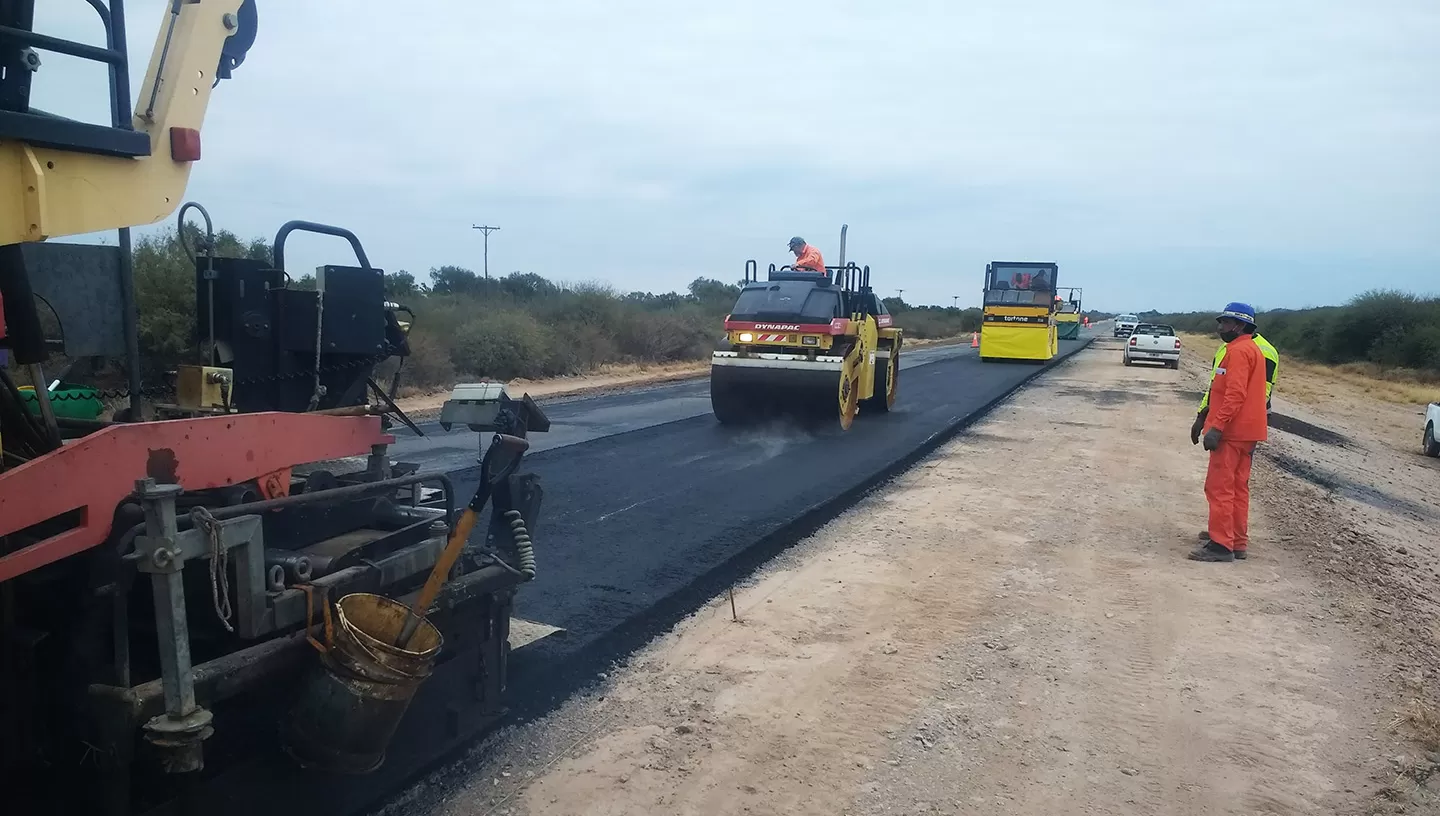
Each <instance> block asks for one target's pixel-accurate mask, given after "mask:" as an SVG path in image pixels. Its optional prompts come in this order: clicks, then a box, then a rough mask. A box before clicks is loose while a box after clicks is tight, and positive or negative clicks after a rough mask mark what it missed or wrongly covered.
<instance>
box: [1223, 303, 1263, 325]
mask: <svg viewBox="0 0 1440 816" xmlns="http://www.w3.org/2000/svg"><path fill="white" fill-rule="evenodd" d="M1222 317H1228V318H1231V319H1232V320H1239V321H1240V322H1242V323H1249V324H1250V325H1252V326H1254V325H1256V323H1255V309H1254V308H1253V307H1252V306H1251V305H1250V304H1248V303H1241V302H1239V301H1235V302H1233V303H1227V304H1225V311H1223V312H1221V313H1220V314H1218V315H1216V316H1215V319H1216V320H1219V319H1220V318H1222Z"/></svg>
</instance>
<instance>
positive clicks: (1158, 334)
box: [1124, 323, 1180, 368]
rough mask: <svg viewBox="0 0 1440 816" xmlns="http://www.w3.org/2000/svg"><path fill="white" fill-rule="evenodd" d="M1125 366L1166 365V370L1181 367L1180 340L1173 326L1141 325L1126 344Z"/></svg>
mask: <svg viewBox="0 0 1440 816" xmlns="http://www.w3.org/2000/svg"><path fill="white" fill-rule="evenodd" d="M1124 359H1125V365H1127V366H1128V365H1131V364H1133V363H1136V362H1147V363H1164V364H1165V367H1166V368H1179V367H1180V338H1179V337H1176V336H1175V329H1174V327H1172V326H1162V325H1160V324H1158V323H1140V324H1137V325H1136V326H1135V331H1133V332H1131V333H1130V342H1128V343H1126V344H1125V352H1124Z"/></svg>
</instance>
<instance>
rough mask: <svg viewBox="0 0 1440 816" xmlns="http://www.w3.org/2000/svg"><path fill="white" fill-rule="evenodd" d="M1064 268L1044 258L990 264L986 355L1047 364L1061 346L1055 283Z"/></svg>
mask: <svg viewBox="0 0 1440 816" xmlns="http://www.w3.org/2000/svg"><path fill="white" fill-rule="evenodd" d="M1059 272H1060V267H1059V266H1058V265H1057V264H1054V263H1046V262H1040V261H993V262H991V263H989V264H986V266H985V298H984V315H983V318H982V322H981V325H980V359H981V360H984V361H985V362H994V361H996V360H1027V361H1033V362H1042V363H1043V362H1045V361H1047V360H1051V359H1053V358H1054V357H1055V354H1056V353H1057V352H1058V351H1059V350H1060V341H1059V337H1058V333H1057V330H1056V313H1057V311H1058V308H1057V304H1056V300H1055V295H1056V287H1055V282H1056V279H1057V277H1058V276H1059Z"/></svg>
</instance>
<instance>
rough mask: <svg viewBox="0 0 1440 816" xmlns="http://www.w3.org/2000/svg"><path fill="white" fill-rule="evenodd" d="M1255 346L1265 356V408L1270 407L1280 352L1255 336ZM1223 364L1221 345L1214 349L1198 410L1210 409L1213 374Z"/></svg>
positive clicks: (1223, 347) (1222, 348) (1257, 333)
mask: <svg viewBox="0 0 1440 816" xmlns="http://www.w3.org/2000/svg"><path fill="white" fill-rule="evenodd" d="M1254 337H1255V345H1257V346H1259V347H1260V353H1261V354H1263V355H1265V407H1266V408H1269V407H1270V394H1271V392H1273V391H1274V390H1275V373H1276V372H1277V371H1279V370H1280V352H1278V351H1276V350H1275V347H1274V346H1272V345H1270V341H1269V340H1266V339H1265V338H1264V337H1261V336H1260V333H1259V332H1256V333H1255V335H1254ZM1223 362H1225V344H1224V343H1221V344H1220V348H1218V349H1215V362H1214V363H1213V364H1212V365H1211V366H1210V381H1209V382H1207V383H1206V384H1205V396H1203V397H1201V398H1200V408H1199V409H1198V411H1204V410H1206V409H1208V408H1209V407H1210V386H1211V384H1213V383H1214V382H1215V374H1216V372H1218V371H1219V370H1220V364H1221V363H1223Z"/></svg>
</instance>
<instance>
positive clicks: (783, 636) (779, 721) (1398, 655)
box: [439, 341, 1440, 816]
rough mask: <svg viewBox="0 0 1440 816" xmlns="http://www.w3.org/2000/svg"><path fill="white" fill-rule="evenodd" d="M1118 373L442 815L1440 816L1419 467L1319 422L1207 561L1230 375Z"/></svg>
mask: <svg viewBox="0 0 1440 816" xmlns="http://www.w3.org/2000/svg"><path fill="white" fill-rule="evenodd" d="M1118 351H1119V346H1118V343H1115V344H1112V343H1109V342H1107V341H1102V342H1101V343H1099V344H1097V345H1096V346H1095V347H1092V348H1091V349H1089V350H1087V351H1085V352H1082V353H1081V354H1079V355H1077V356H1076V357H1075V358H1074V359H1072V360H1071V361H1070V362H1068V363H1066V364H1065V365H1063V366H1061V367H1059V368H1057V369H1056V370H1054V371H1052V372H1051V373H1049V374H1047V375H1046V376H1045V377H1043V378H1041V379H1039V380H1037V381H1036V382H1035V383H1034V384H1032V385H1031V386H1029V387H1027V388H1026V389H1024V390H1022V391H1021V392H1019V393H1018V394H1017V395H1016V396H1015V397H1013V398H1012V399H1011V400H1010V401H1008V402H1007V403H1006V404H1004V405H1002V406H1001V407H1000V408H999V409H997V410H996V411H995V412H994V413H993V414H992V415H991V417H989V418H988V419H986V420H985V421H983V422H981V423H979V424H978V425H977V426H975V427H974V428H973V430H972V431H971V432H969V433H967V434H966V435H964V436H963V437H961V438H959V439H957V440H956V441H955V442H953V443H951V444H949V445H947V446H945V448H943V449H942V450H941V451H940V452H938V453H937V454H936V455H935V456H933V457H932V458H930V459H929V460H927V461H926V462H925V463H924V464H922V465H921V466H919V467H917V468H916V469H914V470H912V471H911V472H910V473H908V474H907V475H905V476H903V477H902V478H900V479H898V480H897V481H896V482H895V483H894V484H893V485H892V486H890V487H889V488H888V489H886V490H884V491H881V492H878V493H876V494H875V495H873V496H872V497H870V498H869V499H867V500H866V501H864V502H863V503H862V504H860V505H859V506H857V507H856V508H855V509H854V510H852V511H851V512H849V513H848V514H846V515H844V516H842V517H841V518H839V519H837V520H836V521H834V522H832V523H831V524H829V525H827V526H826V527H825V528H824V529H823V530H821V531H820V532H819V533H817V534H816V535H815V536H813V537H811V538H810V539H808V540H806V541H805V542H803V543H802V544H800V545H798V546H797V547H796V548H794V549H793V550H791V551H790V552H789V553H787V554H786V555H785V556H783V557H782V558H780V559H778V560H777V561H776V562H774V563H772V564H771V565H769V566H768V567H767V568H766V569H765V570H763V571H762V572H761V573H760V574H758V575H757V576H755V577H754V578H753V579H752V580H751V581H750V582H748V583H747V584H746V585H744V586H741V587H737V588H736V589H735V592H734V603H735V609H736V611H737V613H738V619H739V620H738V622H737V621H732V619H731V606H730V600H729V598H728V597H724V596H722V597H721V598H717V599H715V600H714V602H712V603H711V604H710V605H708V606H707V607H706V608H704V609H702V610H701V611H700V612H698V613H697V614H695V615H694V616H692V617H691V618H689V619H687V620H686V621H684V622H683V623H682V624H680V625H679V626H677V627H676V628H675V629H674V630H673V631H672V632H670V633H669V634H667V635H665V636H663V637H661V638H659V639H657V640H656V641H655V642H654V643H653V644H651V646H650V647H648V648H647V649H645V650H644V651H642V652H641V653H639V654H637V655H636V656H635V657H634V658H632V660H631V661H630V662H629V663H628V665H626V666H624V667H623V668H621V669H619V670H618V671H616V672H614V673H613V674H612V675H611V676H608V677H602V678H601V680H602V683H601V687H600V688H599V689H598V690H597V691H596V692H595V693H594V694H592V695H590V696H586V697H583V698H579V699H576V700H572V701H571V702H569V703H567V704H566V705H565V706H564V707H563V708H562V709H561V710H560V711H558V712H557V713H555V714H554V715H552V716H551V717H549V718H547V719H546V720H543V721H540V722H537V723H533V724H528V725H524V726H520V727H517V728H515V729H512V730H511V731H509V732H508V733H506V734H504V735H501V736H500V737H498V738H497V740H496V741H494V743H493V744H492V746H491V748H492V749H493V750H491V751H489V752H487V755H490V756H495V757H500V758H502V759H500V760H497V761H496V762H498V763H502V764H495V763H491V764H489V765H487V766H485V767H483V768H481V769H480V770H479V772H478V773H476V775H475V776H474V777H473V779H472V781H471V782H470V783H469V785H468V786H467V787H466V788H465V789H463V790H461V791H458V792H457V793H455V794H454V795H452V796H451V797H450V798H449V801H447V802H446V803H445V804H443V805H442V806H441V807H440V808H439V813H442V814H445V816H462V814H463V815H468V814H487V813H512V814H520V813H531V814H542V813H543V814H597V815H598V814H638V813H653V814H707V815H709V814H742V813H749V814H760V813H774V814H781V813H784V814H817V816H818V815H819V814H827V815H828V814H841V813H847V814H890V813H907V814H918V813H950V814H977V816H978V814H998V813H1004V814H1026V815H1030V814H1033V815H1034V816H1040V815H1041V814H1047V815H1048V814H1056V813H1106V814H1126V815H1127V816H1128V815H1129V814H1134V815H1135V816H1140V815H1141V814H1153V813H1162V812H1163V813H1171V814H1196V815H1197V816H1198V815H1199V814H1207V815H1208V814H1257V813H1258V814H1302V813H1303V814H1309V813H1324V814H1360V813H1394V812H1408V813H1434V812H1437V810H1436V808H1435V800H1434V798H1433V797H1432V796H1431V794H1430V793H1429V792H1428V791H1427V790H1426V785H1432V786H1433V785H1435V784H1436V783H1440V774H1436V775H1435V776H1434V777H1432V776H1431V774H1432V773H1434V772H1435V764H1434V763H1433V762H1431V759H1430V758H1429V757H1427V755H1426V753H1425V751H1424V750H1423V748H1422V747H1420V746H1417V744H1416V743H1415V742H1413V741H1412V740H1411V737H1412V736H1414V735H1413V734H1411V733H1409V732H1407V731H1405V730H1404V728H1403V726H1404V723H1403V722H1401V723H1400V725H1401V726H1402V728H1401V729H1400V730H1398V731H1397V730H1396V729H1395V728H1393V727H1392V725H1394V721H1395V720H1396V713H1397V711H1402V710H1403V707H1404V706H1405V704H1406V702H1407V700H1408V699H1409V698H1410V697H1412V696H1413V697H1414V698H1415V699H1416V700H1420V701H1424V700H1426V699H1428V697H1427V695H1428V693H1429V691H1428V687H1427V686H1428V684H1429V683H1430V682H1431V681H1432V680H1433V678H1434V670H1435V668H1436V666H1437V661H1436V656H1435V652H1434V651H1433V650H1432V649H1431V647H1430V645H1429V644H1431V643H1432V642H1433V640H1434V638H1433V632H1432V628H1433V621H1434V620H1436V618H1435V615H1434V610H1433V609H1428V613H1426V614H1421V611H1422V610H1423V609H1426V608H1425V607H1423V606H1420V604H1423V603H1425V602H1426V600H1425V599H1428V598H1429V597H1431V596H1432V593H1433V592H1434V584H1435V583H1436V581H1437V580H1440V578H1437V573H1436V572H1435V567H1436V563H1435V561H1434V556H1435V553H1434V552H1432V550H1433V549H1434V548H1435V546H1436V545H1435V543H1434V542H1433V540H1432V539H1433V532H1432V531H1433V529H1435V528H1434V522H1433V520H1432V519H1433V518H1435V517H1436V516H1435V514H1437V513H1440V506H1437V505H1436V502H1435V500H1434V498H1433V489H1432V490H1431V498H1429V499H1428V500H1427V499H1426V497H1425V496H1423V495H1417V494H1418V493H1420V492H1421V491H1418V490H1416V491H1409V490H1402V489H1400V488H1398V487H1396V486H1395V485H1393V484H1388V483H1386V482H1385V480H1383V479H1382V480H1379V481H1376V478H1377V477H1378V474H1379V471H1381V470H1383V469H1385V468H1395V469H1397V473H1396V474H1395V475H1392V476H1391V480H1392V481H1393V480H1396V479H1401V478H1405V477H1404V476H1403V475H1401V474H1399V473H1398V470H1399V469H1402V468H1405V467H1407V466H1408V464H1407V463H1405V462H1402V461H1401V459H1400V454H1398V453H1395V452H1393V451H1391V450H1390V449H1389V448H1388V447H1387V446H1385V445H1383V444H1380V443H1377V442H1375V441H1373V440H1371V439H1370V438H1369V437H1363V436H1362V435H1361V434H1360V433H1359V431H1358V430H1356V429H1351V428H1349V427H1348V426H1345V425H1343V424H1342V423H1338V422H1332V421H1331V420H1330V419H1328V418H1324V417H1317V419H1323V420H1324V421H1325V422H1328V423H1330V424H1329V425H1328V426H1324V427H1322V425H1321V424H1320V422H1315V423H1314V424H1310V425H1305V424H1298V425H1294V426H1293V427H1295V428H1297V429H1299V430H1301V431H1302V432H1303V434H1308V435H1309V436H1313V437H1321V438H1323V439H1326V440H1329V441H1325V442H1317V441H1314V440H1313V439H1310V438H1307V436H1305V435H1298V436H1297V435H1295V434H1292V433H1289V432H1284V431H1282V432H1276V433H1275V434H1274V436H1275V438H1274V439H1273V440H1272V441H1271V442H1270V443H1267V445H1266V446H1265V454H1264V456H1262V457H1259V458H1257V466H1256V474H1255V494H1256V505H1255V507H1254V511H1253V516H1252V528H1253V529H1252V544H1251V547H1252V557H1251V559H1250V560H1249V561H1246V562H1238V563H1235V564H1197V563H1194V562H1189V561H1186V560H1185V559H1184V557H1183V556H1184V553H1185V552H1186V551H1187V550H1188V549H1189V548H1190V547H1191V546H1193V542H1194V538H1195V535H1196V532H1197V531H1199V530H1200V529H1202V528H1203V527H1204V523H1205V511H1204V500H1203V497H1202V481H1203V471H1204V462H1205V460H1204V455H1203V453H1202V452H1200V451H1199V449H1198V448H1194V447H1192V446H1191V445H1190V443H1189V440H1188V439H1187V438H1186V434H1187V431H1188V427H1189V424H1190V417H1191V416H1192V415H1193V410H1194V396H1193V392H1194V391H1195V390H1196V388H1197V382H1198V381H1199V380H1200V379H1201V378H1203V376H1204V366H1203V364H1202V363H1203V361H1187V363H1186V366H1185V368H1184V369H1183V370H1182V371H1181V372H1178V373H1177V372H1172V371H1168V370H1165V369H1159V368H1142V367H1135V368H1126V367H1123V366H1121V364H1120V360H1119V354H1118ZM1200 356H1203V355H1200ZM1280 407H1281V406H1277V410H1278V409H1279V408H1280ZM1296 413H1299V411H1298V410H1296ZM1302 422H1303V421H1302ZM1312 429H1318V431H1317V430H1312ZM1320 431H1324V432H1328V433H1330V434H1335V435H1342V436H1344V438H1346V439H1350V440H1354V441H1353V442H1352V443H1351V444H1348V445H1346V444H1339V443H1337V442H1335V440H1334V439H1333V438H1332V437H1330V436H1326V434H1325V433H1321V432H1320ZM1312 446H1313V447H1312ZM1414 458H1416V459H1418V458H1419V457H1418V456H1417V457H1414ZM1297 462H1298V463H1300V464H1299V465H1296V464H1295V463H1297ZM1425 466H1426V465H1424V464H1422V465H1420V467H1425ZM1305 467H1311V468H1314V469H1316V470H1315V471H1314V472H1310V473H1308V475H1307V473H1306V472H1303V471H1304V468H1305ZM1316 472H1319V473H1322V474H1328V475H1324V476H1323V477H1315V475H1314V474H1315V473H1316ZM1340 475H1345V476H1346V478H1348V479H1350V480H1351V481H1352V482H1354V490H1355V491H1357V492H1354V493H1353V495H1352V494H1351V493H1349V492H1346V491H1347V490H1349V489H1350V488H1349V487H1347V485H1348V484H1349V482H1346V483H1344V484H1341V483H1339V482H1338V481H1337V478H1338V477H1339V476H1340ZM1433 475H1434V474H1433V472H1432V473H1431V474H1430V476H1431V484H1432V486H1433ZM1366 480H1369V481H1366ZM1327 484H1329V485H1330V486H1326V485H1327ZM1366 491H1369V492H1366ZM1356 556H1359V557H1361V558H1362V559H1364V560H1363V563H1357V561H1356ZM1407 684H1408V685H1407ZM1414 710H1415V711H1425V710H1428V709H1425V708H1424V707H1423V706H1422V707H1420V708H1416V709H1414ZM1402 719H1403V718H1402ZM1430 747H1431V748H1432V749H1436V750H1440V744H1435V745H1432V746H1430ZM1432 756H1433V757H1434V758H1435V759H1440V754H1435V755H1432ZM1432 778H1433V779H1434V782H1430V781H1429V780H1431V779H1432Z"/></svg>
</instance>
